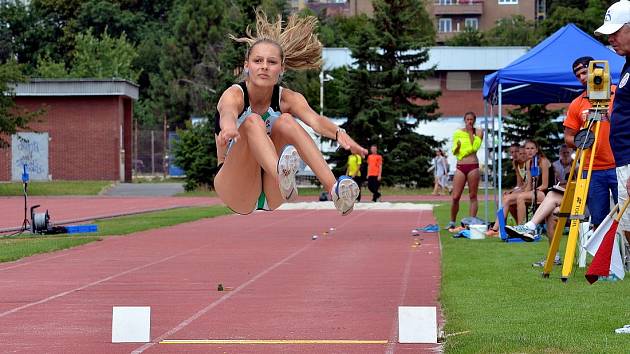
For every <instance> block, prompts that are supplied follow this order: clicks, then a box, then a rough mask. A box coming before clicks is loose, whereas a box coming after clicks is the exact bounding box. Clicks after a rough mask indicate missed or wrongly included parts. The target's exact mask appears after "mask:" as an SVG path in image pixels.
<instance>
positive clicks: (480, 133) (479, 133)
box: [476, 128, 483, 138]
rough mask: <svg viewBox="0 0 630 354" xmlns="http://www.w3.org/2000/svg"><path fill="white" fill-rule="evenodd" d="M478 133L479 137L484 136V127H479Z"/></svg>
mask: <svg viewBox="0 0 630 354" xmlns="http://www.w3.org/2000/svg"><path fill="white" fill-rule="evenodd" d="M476 134H477V136H478V137H480V138H483V129H481V128H477V131H476Z"/></svg>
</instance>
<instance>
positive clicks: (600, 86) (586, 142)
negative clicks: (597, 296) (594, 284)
mask: <svg viewBox="0 0 630 354" xmlns="http://www.w3.org/2000/svg"><path fill="white" fill-rule="evenodd" d="M587 97H588V100H589V102H590V103H591V105H592V107H591V108H590V109H589V112H588V117H587V119H586V121H585V122H584V126H583V129H581V130H580V131H579V132H578V133H577V134H576V135H575V146H576V148H577V149H576V152H575V159H574V160H573V164H572V165H571V172H570V173H569V179H568V180H567V185H566V188H565V192H564V196H563V197H562V202H561V203H560V212H559V213H558V222H557V224H556V228H555V230H554V231H553V239H552V241H551V245H550V246H549V251H548V252H547V259H546V261H545V267H544V268H543V277H544V278H549V274H550V273H551V268H552V267H553V262H554V257H555V255H556V253H557V252H558V248H559V247H560V239H561V238H562V233H563V231H564V226H565V225H566V222H567V219H569V220H570V222H571V226H570V228H569V238H568V240H567V247H566V251H565V253H564V262H563V264H562V275H561V279H562V281H563V282H566V281H567V280H568V278H569V275H570V274H571V272H572V270H573V262H574V260H575V249H576V247H577V241H578V232H579V227H580V221H582V220H584V219H585V216H584V211H585V208H586V197H587V196H588V188H589V185H590V182H591V173H592V171H593V160H594V158H595V152H596V151H597V142H598V141H597V140H598V138H599V128H600V123H601V119H602V115H604V114H607V111H608V106H609V105H610V71H609V68H608V61H606V60H593V61H591V62H590V63H589V65H588V84H587ZM588 151H590V152H591V154H590V157H589V159H588V161H585V160H586V153H587V152H588ZM575 166H578V171H577V172H576V168H575ZM584 172H586V177H584ZM576 175H577V176H576Z"/></svg>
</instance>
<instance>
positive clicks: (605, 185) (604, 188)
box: [583, 168, 617, 225]
mask: <svg viewBox="0 0 630 354" xmlns="http://www.w3.org/2000/svg"><path fill="white" fill-rule="evenodd" d="M586 173H587V172H586V171H584V172H583V178H586ZM611 193H612V196H613V200H614V201H615V204H617V172H616V170H615V169H614V168H611V169H608V170H598V171H592V172H591V184H590V185H589V187H588V197H587V199H586V206H588V211H589V213H591V224H593V225H599V224H601V223H602V221H604V219H605V218H606V215H608V213H609V212H610V194H611Z"/></svg>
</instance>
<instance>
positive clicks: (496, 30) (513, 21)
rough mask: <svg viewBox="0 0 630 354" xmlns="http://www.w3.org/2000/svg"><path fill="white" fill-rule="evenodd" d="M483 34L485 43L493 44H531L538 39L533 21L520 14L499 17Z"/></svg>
mask: <svg viewBox="0 0 630 354" xmlns="http://www.w3.org/2000/svg"><path fill="white" fill-rule="evenodd" d="M484 36H485V38H486V41H487V44H488V45H493V46H533V45H535V44H536V43H538V41H539V40H540V35H539V34H538V33H537V31H536V25H535V23H534V21H530V20H527V19H526V18H525V17H524V16H522V15H513V16H512V17H506V18H502V19H500V20H499V21H497V24H496V26H495V27H493V28H492V29H490V30H489V31H487V32H485V33H484Z"/></svg>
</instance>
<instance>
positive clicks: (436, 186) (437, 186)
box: [431, 176, 440, 195]
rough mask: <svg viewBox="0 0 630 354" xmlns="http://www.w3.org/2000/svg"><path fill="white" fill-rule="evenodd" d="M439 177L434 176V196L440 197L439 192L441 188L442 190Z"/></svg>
mask: <svg viewBox="0 0 630 354" xmlns="http://www.w3.org/2000/svg"><path fill="white" fill-rule="evenodd" d="M438 179H439V177H438V176H433V193H431V194H433V195H438V194H439V192H438V190H439V188H440V182H439V180H438Z"/></svg>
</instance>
